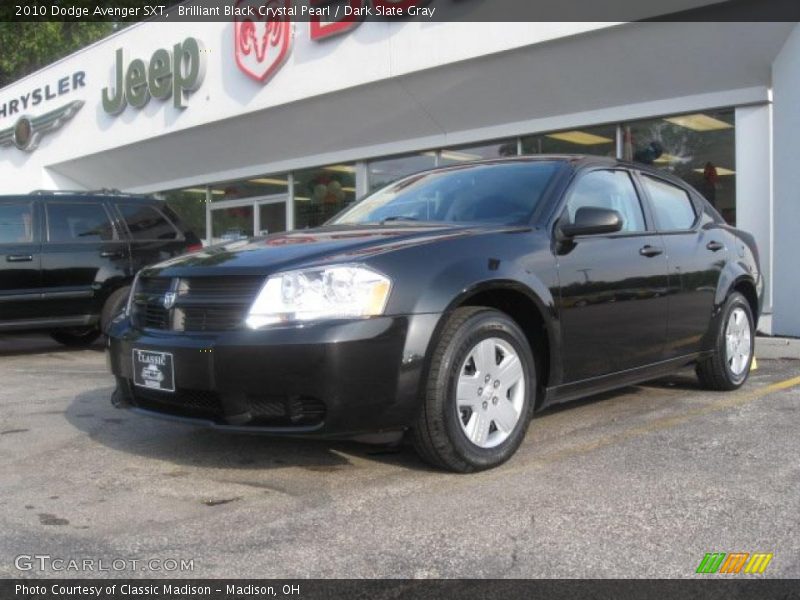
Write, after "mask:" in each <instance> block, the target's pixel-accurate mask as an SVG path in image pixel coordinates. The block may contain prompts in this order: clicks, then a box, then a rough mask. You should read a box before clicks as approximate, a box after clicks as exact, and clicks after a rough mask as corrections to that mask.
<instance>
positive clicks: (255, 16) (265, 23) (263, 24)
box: [233, 0, 294, 83]
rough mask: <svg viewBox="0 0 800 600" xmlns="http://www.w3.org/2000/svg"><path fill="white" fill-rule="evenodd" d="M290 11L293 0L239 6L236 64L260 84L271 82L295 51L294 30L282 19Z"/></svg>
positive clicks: (253, 0) (248, 0)
mask: <svg viewBox="0 0 800 600" xmlns="http://www.w3.org/2000/svg"><path fill="white" fill-rule="evenodd" d="M291 7H292V0H266V1H265V0H261V1H260V2H259V1H257V0H238V1H237V2H236V10H235V14H236V17H235V20H234V23H233V25H234V43H235V45H236V48H235V52H236V64H237V65H239V68H240V69H241V70H242V71H244V72H245V73H246V74H247V75H249V76H250V77H252V78H253V79H255V80H256V81H258V82H259V83H265V82H266V81H268V80H269V79H270V77H272V76H273V75H274V74H275V73H276V72H277V71H278V69H280V68H281V66H283V63H284V61H285V60H286V57H287V56H289V53H290V52H291V50H292V38H293V37H294V28H293V26H292V23H291V21H290V20H289V17H288V16H281V13H286V12H288V11H289V9H291ZM281 9H284V10H281Z"/></svg>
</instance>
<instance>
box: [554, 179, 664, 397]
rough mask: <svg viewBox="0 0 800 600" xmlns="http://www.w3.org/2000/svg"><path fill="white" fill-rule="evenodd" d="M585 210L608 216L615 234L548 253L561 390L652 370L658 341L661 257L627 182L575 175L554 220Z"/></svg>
mask: <svg viewBox="0 0 800 600" xmlns="http://www.w3.org/2000/svg"><path fill="white" fill-rule="evenodd" d="M588 206H591V207H598V208H605V209H613V210H616V211H617V212H619V213H620V215H621V216H622V219H623V228H622V231H620V232H618V233H613V234H608V235H604V234H601V235H587V236H578V237H575V238H572V239H571V240H570V241H568V242H564V243H560V244H557V246H556V260H557V262H558V273H559V281H560V298H559V313H560V317H561V329H562V336H563V350H562V353H563V369H564V381H565V383H571V382H576V381H580V380H583V379H588V378H591V377H597V376H600V375H606V374H609V373H613V372H617V371H623V370H626V369H632V368H636V367H641V366H644V365H648V364H651V363H654V362H658V361H659V360H661V359H662V357H663V352H664V342H665V339H666V331H667V297H666V290H667V263H666V255H665V253H664V248H663V245H662V241H661V236H660V235H658V233H657V232H656V231H655V230H654V228H653V226H652V224H651V222H650V219H649V218H646V214H645V211H644V209H643V205H642V203H641V201H640V198H639V194H638V191H637V189H636V187H635V185H634V181H633V179H632V177H631V174H630V173H629V172H628V171H627V170H624V169H599V170H593V171H590V172H588V173H583V174H580V175H578V178H577V180H576V181H575V182H574V183H573V184H572V186H571V188H570V189H569V190H568V191H567V201H566V207H565V209H564V212H563V213H562V216H561V219H569V220H572V219H573V217H574V215H575V212H576V211H577V210H578V209H579V208H581V207H588Z"/></svg>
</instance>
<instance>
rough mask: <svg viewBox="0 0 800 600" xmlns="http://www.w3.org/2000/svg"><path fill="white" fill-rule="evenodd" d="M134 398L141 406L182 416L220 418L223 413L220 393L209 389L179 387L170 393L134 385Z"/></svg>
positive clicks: (137, 404)
mask: <svg viewBox="0 0 800 600" xmlns="http://www.w3.org/2000/svg"><path fill="white" fill-rule="evenodd" d="M133 400H134V403H135V404H136V406H139V407H141V408H144V409H148V410H153V411H156V412H161V413H166V414H169V415H176V416H181V417H195V418H205V419H213V420H219V419H220V418H222V415H223V411H222V402H221V401H220V398H219V394H217V393H216V392H212V391H208V390H189V389H178V390H175V392H172V393H170V392H159V391H156V390H148V389H147V388H141V387H134V388H133Z"/></svg>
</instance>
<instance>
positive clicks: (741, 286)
mask: <svg viewBox="0 0 800 600" xmlns="http://www.w3.org/2000/svg"><path fill="white" fill-rule="evenodd" d="M733 291H735V292H739V293H740V294H741V295H742V296H744V297H745V299H746V300H747V303H748V304H749V305H750V310H751V311H752V313H753V320H754V321H758V294H757V293H756V288H755V286H754V285H753V283H752V282H750V281H748V280H747V279H742V280H740V281H738V282H736V285H734V286H733Z"/></svg>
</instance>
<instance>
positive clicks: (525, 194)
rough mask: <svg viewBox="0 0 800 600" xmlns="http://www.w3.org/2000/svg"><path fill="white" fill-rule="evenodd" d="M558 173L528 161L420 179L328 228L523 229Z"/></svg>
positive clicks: (367, 201)
mask: <svg viewBox="0 0 800 600" xmlns="http://www.w3.org/2000/svg"><path fill="white" fill-rule="evenodd" d="M557 167H558V162H557V161H526V162H508V163H487V164H473V165H465V166H462V167H455V168H450V169H446V170H441V171H431V172H425V173H419V174H417V175H411V176H410V177H406V178H405V179H401V180H400V181H398V182H395V183H393V184H391V185H389V186H387V187H385V188H383V189H381V190H378V191H377V192H375V193H373V194H371V195H369V196H367V197H366V198H364V199H363V200H361V201H360V202H358V203H357V204H355V205H353V206H352V207H350V208H349V209H348V210H346V211H344V212H343V213H341V214H340V215H339V216H338V217H336V218H334V219H333V220H332V221H331V222H330V223H331V224H334V225H348V224H362V223H387V222H402V221H428V222H430V221H434V222H444V223H461V222H466V223H496V224H503V225H505V224H507V225H516V224H521V223H526V222H527V221H528V220H529V219H530V217H531V215H532V213H533V211H534V209H535V208H536V206H537V205H538V204H539V202H540V201H541V198H542V195H543V193H544V190H545V188H546V187H547V184H548V183H549V182H550V179H551V178H552V177H553V174H554V173H555V171H556V169H557Z"/></svg>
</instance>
